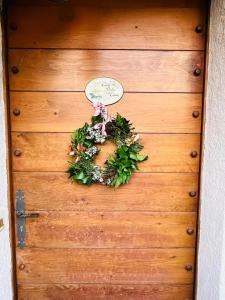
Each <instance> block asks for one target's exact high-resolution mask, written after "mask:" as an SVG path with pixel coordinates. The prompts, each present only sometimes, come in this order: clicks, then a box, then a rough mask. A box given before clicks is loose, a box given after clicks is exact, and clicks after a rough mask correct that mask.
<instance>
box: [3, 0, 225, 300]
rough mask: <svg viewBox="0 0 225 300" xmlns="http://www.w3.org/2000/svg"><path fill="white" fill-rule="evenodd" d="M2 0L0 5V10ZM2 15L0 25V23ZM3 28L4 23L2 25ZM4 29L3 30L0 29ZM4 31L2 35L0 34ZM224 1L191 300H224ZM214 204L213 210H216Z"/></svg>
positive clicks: (6, 256) (6, 199)
mask: <svg viewBox="0 0 225 300" xmlns="http://www.w3.org/2000/svg"><path fill="white" fill-rule="evenodd" d="M1 6H2V1H1V0H0V8H1ZM3 19H4V18H3V14H2V15H1V21H3ZM2 23H3V22H2ZM2 28H3V26H2ZM0 30H1V32H0V43H1V47H0V60H1V61H0V219H1V218H3V220H4V227H3V230H1V231H0V266H1V269H0V299H4V300H12V299H13V298H14V297H15V296H14V295H15V292H16V291H15V290H14V283H15V280H14V277H15V276H14V274H15V268H14V263H13V255H12V252H13V238H12V237H11V232H12V233H13V229H12V227H11V213H12V210H11V208H10V207H11V204H10V203H11V200H10V164H9V161H10V154H9V151H8V149H9V143H8V142H9V138H8V128H7V125H8V124H9V123H8V107H7V97H6V94H7V86H6V85H5V84H4V77H5V74H7V65H6V66H4V62H5V56H4V36H3V34H4V31H3V29H0ZM2 32H3V34H2ZM223 66H225V0H212V1H211V6H210V10H209V26H208V44H207V63H206V75H205V82H206V85H205V101H204V120H203V141H202V166H201V182H200V206H199V231H198V232H199V233H198V237H199V238H198V249H197V262H196V265H197V270H196V284H195V287H196V299H197V300H205V299H207V300H214V299H217V300H223V299H225V230H224V231H223V230H221V229H222V228H224V227H225V199H224V194H225V180H224V177H225V176H224V175H225V171H224V170H223V169H224V165H225V158H224V157H225V156H224V149H225V126H224V127H223V128H221V127H220V125H221V124H224V120H225V101H224V98H225V86H224V82H225V67H224V68H223ZM215 204H216V205H215Z"/></svg>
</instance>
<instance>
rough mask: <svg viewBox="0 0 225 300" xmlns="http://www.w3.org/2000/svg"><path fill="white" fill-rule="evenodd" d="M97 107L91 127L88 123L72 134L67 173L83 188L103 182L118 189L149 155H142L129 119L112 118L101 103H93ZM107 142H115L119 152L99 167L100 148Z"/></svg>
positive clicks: (115, 152) (140, 146)
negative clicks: (100, 145)
mask: <svg viewBox="0 0 225 300" xmlns="http://www.w3.org/2000/svg"><path fill="white" fill-rule="evenodd" d="M94 108H95V113H94V115H93V116H92V118H91V124H87V123H85V125H84V126H83V127H82V128H79V129H77V130H75V131H74V132H73V134H72V139H71V145H70V153H69V155H70V156H71V157H72V161H70V164H69V168H68V171H67V172H68V173H69V177H70V178H71V180H72V181H73V182H78V183H81V184H84V185H91V184H93V183H101V184H103V185H106V186H108V187H113V188H118V187H119V186H120V185H122V184H125V183H128V182H129V180H130V177H131V175H132V173H133V172H134V171H136V170H138V165H137V164H138V162H143V161H145V160H147V159H148V156H147V155H141V154H139V152H140V151H141V150H142V149H143V146H142V145H141V144H140V143H139V135H138V134H137V133H135V132H134V131H133V130H134V128H132V124H131V123H130V121H129V120H127V119H125V118H124V117H122V116H121V115H119V114H118V113H117V115H116V117H115V118H111V117H110V116H108V113H107V108H106V107H105V106H104V104H102V103H100V102H98V103H94ZM107 140H110V141H112V142H113V143H115V144H116V145H117V149H116V150H115V151H114V153H113V154H112V155H110V156H109V158H108V159H107V160H106V162H105V163H104V167H100V166H98V165H96V164H95V162H94V159H95V157H96V156H97V155H98V153H99V151H100V150H99V149H98V147H97V145H98V144H104V143H105V142H106V141H107Z"/></svg>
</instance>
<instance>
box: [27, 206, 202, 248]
mask: <svg viewBox="0 0 225 300" xmlns="http://www.w3.org/2000/svg"><path fill="white" fill-rule="evenodd" d="M188 228H192V229H194V232H195V228H196V213H158V212H155V213H152V212H69V211H65V212H41V213H40V216H39V218H35V219H27V220H26V230H27V236H26V246H27V247H40V245H42V247H44V248H114V249H116V248H154V247H157V248H175V247H183V248H193V247H195V233H193V234H192V235H188V234H187V232H186V231H187V229H188Z"/></svg>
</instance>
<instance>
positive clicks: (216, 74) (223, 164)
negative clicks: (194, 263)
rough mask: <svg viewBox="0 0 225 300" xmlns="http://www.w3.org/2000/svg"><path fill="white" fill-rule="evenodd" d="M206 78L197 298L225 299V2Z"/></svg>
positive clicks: (214, 15)
mask: <svg viewBox="0 0 225 300" xmlns="http://www.w3.org/2000/svg"><path fill="white" fill-rule="evenodd" d="M208 42H209V45H208V74H207V78H206V83H207V89H206V101H205V103H206V104H205V125H204V141H203V160H202V177H201V178H202V180H201V197H200V198H201V199H200V201H201V202H200V203H201V205H200V222H199V225H200V230H199V236H200V239H199V249H198V271H197V299H198V300H224V299H225V0H212V3H211V9H210V26H209V40H208Z"/></svg>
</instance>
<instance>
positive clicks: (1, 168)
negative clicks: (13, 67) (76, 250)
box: [0, 29, 13, 300]
mask: <svg viewBox="0 0 225 300" xmlns="http://www.w3.org/2000/svg"><path fill="white" fill-rule="evenodd" d="M0 30H1V29H0ZM1 41H2V32H1V31H0V44H1ZM2 77H3V76H2V49H1V48H0V218H3V220H4V228H3V230H2V231H0V299H1V300H12V298H13V296H12V295H13V288H12V261H11V250H10V238H9V214H8V209H9V207H8V194H7V193H8V183H7V164H6V162H7V160H6V128H5V106H4V95H3V83H2V81H3V80H2Z"/></svg>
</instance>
